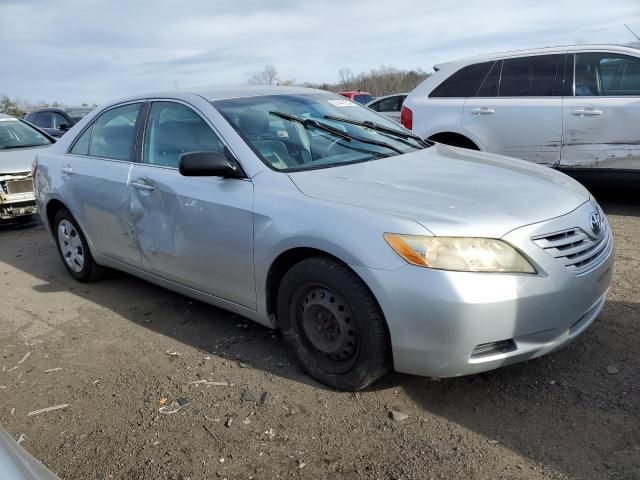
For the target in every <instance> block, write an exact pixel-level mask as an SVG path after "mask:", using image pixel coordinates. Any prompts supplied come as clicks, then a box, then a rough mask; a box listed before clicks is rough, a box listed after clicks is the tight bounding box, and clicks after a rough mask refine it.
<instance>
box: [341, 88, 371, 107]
mask: <svg viewBox="0 0 640 480" xmlns="http://www.w3.org/2000/svg"><path fill="white" fill-rule="evenodd" d="M340 95H342V96H343V97H347V98H348V99H349V100H352V101H354V102H357V103H361V104H363V105H364V104H366V103H369V102H370V101H371V100H373V97H372V96H371V94H370V93H369V92H362V91H360V90H351V91H348V92H340Z"/></svg>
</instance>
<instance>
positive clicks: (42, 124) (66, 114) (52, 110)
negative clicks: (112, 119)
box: [24, 107, 92, 137]
mask: <svg viewBox="0 0 640 480" xmlns="http://www.w3.org/2000/svg"><path fill="white" fill-rule="evenodd" d="M91 110H92V108H90V107H67V108H57V107H47V108H39V109H38V110H34V111H32V112H29V113H28V114H27V115H26V116H25V117H24V119H25V120H26V121H27V122H30V123H33V124H34V125H36V126H37V127H39V128H41V129H42V130H44V131H45V132H47V133H48V134H49V135H51V136H53V137H61V136H62V135H64V134H65V132H66V131H67V130H69V129H70V128H71V127H73V126H74V125H75V124H76V123H78V122H79V121H80V120H81V119H82V117H84V116H85V115H86V114H87V113H89V112H90V111H91Z"/></svg>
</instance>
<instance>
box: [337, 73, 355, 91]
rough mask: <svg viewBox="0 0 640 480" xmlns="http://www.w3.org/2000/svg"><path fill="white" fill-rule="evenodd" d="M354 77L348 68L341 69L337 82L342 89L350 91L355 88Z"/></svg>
mask: <svg viewBox="0 0 640 480" xmlns="http://www.w3.org/2000/svg"><path fill="white" fill-rule="evenodd" d="M355 80H356V79H355V76H354V75H353V72H352V71H351V69H350V68H341V69H340V70H339V71H338V81H339V84H340V86H341V88H342V89H344V90H352V89H353V88H355V86H354V84H355Z"/></svg>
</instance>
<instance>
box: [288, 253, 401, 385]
mask: <svg viewBox="0 0 640 480" xmlns="http://www.w3.org/2000/svg"><path fill="white" fill-rule="evenodd" d="M278 321H279V325H280V328H281V329H282V333H283V336H284V338H285V339H286V341H287V344H288V345H289V347H290V348H291V349H292V350H293V351H294V353H295V355H296V357H297V358H298V360H299V361H300V362H301V363H302V365H303V366H304V368H305V370H306V371H307V373H309V375H311V376H312V377H313V378H315V379H316V380H318V381H320V382H322V383H324V384H326V385H329V386H331V387H333V388H337V389H340V390H359V389H362V388H364V387H366V386H367V385H370V384H371V383H373V382H374V381H376V380H377V379H378V378H380V377H381V376H382V375H384V373H385V372H386V371H387V370H388V369H389V367H390V365H391V354H390V348H389V340H388V333H387V327H386V324H385V321H384V318H383V316H382V313H381V312H380V309H379V307H378V305H377V302H376V301H375V298H374V297H373V295H372V294H371V292H370V291H369V289H368V288H367V287H366V285H365V284H364V283H363V282H362V280H360V279H359V278H358V277H357V276H356V275H355V274H354V273H353V272H352V271H351V270H349V269H348V268H346V267H345V266H344V265H342V264H340V263H338V262H335V261H333V260H330V259H328V258H323V257H314V258H309V259H306V260H302V261H301V262H299V263H297V264H296V265H294V266H293V267H292V268H291V269H290V270H289V271H288V272H287V273H286V274H285V276H284V278H283V279H282V282H281V284H280V288H279V290H278Z"/></svg>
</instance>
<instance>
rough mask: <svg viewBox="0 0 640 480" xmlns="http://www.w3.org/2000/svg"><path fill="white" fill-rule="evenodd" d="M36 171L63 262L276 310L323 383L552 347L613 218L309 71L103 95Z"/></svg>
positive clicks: (238, 306)
mask: <svg viewBox="0 0 640 480" xmlns="http://www.w3.org/2000/svg"><path fill="white" fill-rule="evenodd" d="M34 182H35V188H36V191H37V195H36V196H37V201H38V205H39V207H40V212H41V216H42V219H43V222H44V224H45V225H46V226H47V228H48V229H49V230H50V231H51V233H52V234H53V237H54V239H55V242H56V244H57V248H58V252H59V254H60V256H61V259H62V261H63V264H64V266H65V268H66V269H67V271H68V272H69V274H70V275H71V276H72V277H74V278H76V279H77V280H79V281H82V282H88V281H93V280H96V279H98V278H99V277H100V275H101V272H102V271H103V268H104V267H112V268H116V269H119V270H123V271H125V272H129V273H131V274H133V275H136V276H139V277H141V278H144V279H147V280H149V281H151V282H154V283H156V284H158V285H161V286H164V287H166V288H169V289H172V290H175V291H177V292H181V293H183V294H185V295H188V296H191V297H194V298H197V299H200V300H202V301H204V302H208V303H211V304H213V305H217V306H220V307H222V308H225V309H228V310H231V311H233V312H235V313H236V314H239V315H243V316H245V317H247V318H250V319H252V320H255V321H256V322H258V323H261V324H263V325H266V326H268V327H271V328H279V329H280V330H281V331H282V334H283V337H284V339H285V340H286V342H287V343H288V345H289V346H290V347H291V349H292V350H293V352H295V355H296V356H297V358H298V359H299V360H300V362H301V364H302V365H303V366H304V368H305V370H306V371H307V372H308V373H309V374H310V375H311V376H312V377H314V378H316V379H317V380H319V381H321V382H323V383H325V384H327V385H330V386H332V387H334V388H338V389H346V390H353V389H359V388H363V387H365V386H366V385H368V384H370V383H371V382H373V381H375V380H376V379H377V378H379V377H380V376H381V375H382V374H384V372H386V371H387V370H388V369H389V368H390V367H391V366H393V367H394V368H395V369H396V370H398V371H400V372H406V373H412V374H418V375H429V376H436V377H448V376H458V375H465V374H471V373H476V372H482V371H486V370H490V369H494V368H498V367H500V366H503V365H508V364H510V363H514V362H519V361H523V360H526V359H530V358H533V357H537V356H540V355H544V354H546V353H549V352H551V351H554V350H556V349H558V348H560V347H562V346H564V345H566V344H567V343H568V342H570V341H571V340H573V339H574V338H575V337H576V336H577V335H579V334H580V333H581V332H583V331H584V330H585V329H586V328H587V327H588V326H589V325H590V324H591V323H592V322H593V321H594V319H595V318H596V316H597V315H598V313H599V312H600V310H601V309H602V307H603V305H604V302H605V297H606V293H607V290H608V287H609V282H610V280H611V274H612V263H613V256H612V248H613V247H612V242H613V241H612V237H611V230H610V228H609V225H608V224H607V221H606V219H605V216H604V214H603V213H602V211H601V209H600V207H599V206H598V204H597V203H596V201H595V200H594V199H593V198H592V197H591V196H590V195H589V192H587V190H586V189H584V188H583V187H582V186H581V185H580V184H578V183H577V182H575V181H574V180H573V179H571V178H569V177H567V176H566V175H564V174H562V173H560V172H556V171H554V170H552V169H548V168H545V167H541V166H537V165H533V164H530V163H527V162H522V161H519V160H513V159H509V158H505V157H500V156H496V155H490V154H486V153H482V152H471V151H465V150H461V149H456V148H451V147H448V146H445V145H440V144H433V143H431V142H424V141H423V140H421V139H420V138H418V137H416V136H414V135H413V134H411V132H409V131H407V130H405V129H403V128H402V127H401V126H400V125H398V124H396V123H393V122H392V121H390V120H387V119H385V118H383V117H381V116H379V115H378V114H376V113H375V112H373V111H371V110H370V109H368V108H366V107H364V106H360V105H356V104H354V103H352V102H345V100H344V99H341V97H339V96H338V95H336V94H332V93H329V92H324V91H320V90H312V89H306V88H295V87H263V88H258V89H256V88H250V87H241V88H237V89H220V90H215V91H212V92H197V93H189V92H184V91H172V92H168V93H162V94H157V95H141V96H134V97H129V98H127V99H124V100H118V101H117V102H113V103H110V104H108V105H106V106H105V107H103V108H102V109H100V110H97V111H96V112H94V113H92V114H90V115H88V116H87V117H86V118H84V119H83V120H82V121H80V122H79V123H78V124H77V125H76V126H74V127H73V128H72V129H71V130H70V131H69V133H68V134H67V135H65V136H64V137H62V139H61V140H60V141H59V142H58V143H56V145H54V146H53V147H52V148H51V149H49V150H47V151H44V152H42V153H41V154H40V155H38V158H37V164H36V173H35V180H34ZM496 192H498V193H496Z"/></svg>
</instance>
